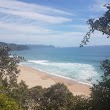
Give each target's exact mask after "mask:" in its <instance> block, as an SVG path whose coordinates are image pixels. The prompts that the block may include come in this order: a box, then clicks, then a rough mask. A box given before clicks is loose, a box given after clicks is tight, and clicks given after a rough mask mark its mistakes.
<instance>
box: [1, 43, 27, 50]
mask: <svg viewBox="0 0 110 110" xmlns="http://www.w3.org/2000/svg"><path fill="white" fill-rule="evenodd" d="M0 46H8V47H9V48H10V49H11V50H12V51H14V50H18V51H20V50H29V47H28V46H27V45H18V44H13V43H11V44H8V43H4V42H0Z"/></svg>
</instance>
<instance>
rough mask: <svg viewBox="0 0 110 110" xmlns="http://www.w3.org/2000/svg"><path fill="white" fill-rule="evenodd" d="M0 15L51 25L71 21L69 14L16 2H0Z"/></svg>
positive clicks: (15, 0)
mask: <svg viewBox="0 0 110 110" xmlns="http://www.w3.org/2000/svg"><path fill="white" fill-rule="evenodd" d="M0 13H3V14H6V15H14V16H18V17H22V19H23V18H28V19H31V20H36V21H38V22H39V21H40V22H45V23H51V24H60V23H65V22H71V21H72V19H70V18H69V16H70V15H72V14H71V13H69V12H66V11H62V10H58V9H54V8H50V7H45V6H41V5H37V4H31V3H25V2H20V1H17V0H4V1H3V0H0Z"/></svg>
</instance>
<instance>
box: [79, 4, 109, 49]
mask: <svg viewBox="0 0 110 110" xmlns="http://www.w3.org/2000/svg"><path fill="white" fill-rule="evenodd" d="M104 7H106V8H107V9H108V11H107V12H105V14H104V15H103V16H101V17H99V18H98V19H97V20H95V19H93V18H91V19H89V20H88V21H87V24H88V25H89V26H90V30H89V32H87V34H86V35H85V37H84V38H83V40H82V41H81V44H80V47H83V46H84V45H87V42H89V39H90V35H91V34H92V33H94V31H95V30H97V31H100V32H102V34H106V35H107V38H109V37H110V4H105V5H104Z"/></svg>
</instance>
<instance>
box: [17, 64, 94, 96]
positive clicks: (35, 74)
mask: <svg viewBox="0 0 110 110" xmlns="http://www.w3.org/2000/svg"><path fill="white" fill-rule="evenodd" d="M18 67H19V69H20V70H21V71H20V74H19V76H18V82H20V81H21V80H24V81H25V82H26V84H27V85H28V87H29V88H31V87H34V86H38V85H39V86H42V87H43V88H48V87H50V86H51V85H54V84H56V83H64V84H65V85H66V86H67V87H68V89H69V90H70V91H71V92H72V93H73V95H85V96H88V97H89V96H90V93H91V91H90V88H91V87H92V86H90V85H87V84H83V83H81V82H78V81H75V80H72V79H69V78H65V77H60V76H58V75H53V74H49V73H46V72H42V71H40V70H38V69H36V68H32V67H28V66H22V65H19V66H18Z"/></svg>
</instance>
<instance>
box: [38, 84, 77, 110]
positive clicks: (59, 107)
mask: <svg viewBox="0 0 110 110" xmlns="http://www.w3.org/2000/svg"><path fill="white" fill-rule="evenodd" d="M74 105H75V104H74V96H73V94H72V93H71V92H70V91H69V90H68V88H67V87H66V86H65V85H64V84H61V83H57V84H55V85H53V86H51V87H50V88H47V90H46V91H45V93H44V94H43V98H42V101H41V104H40V106H39V108H40V110H74V107H75V106H74Z"/></svg>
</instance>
